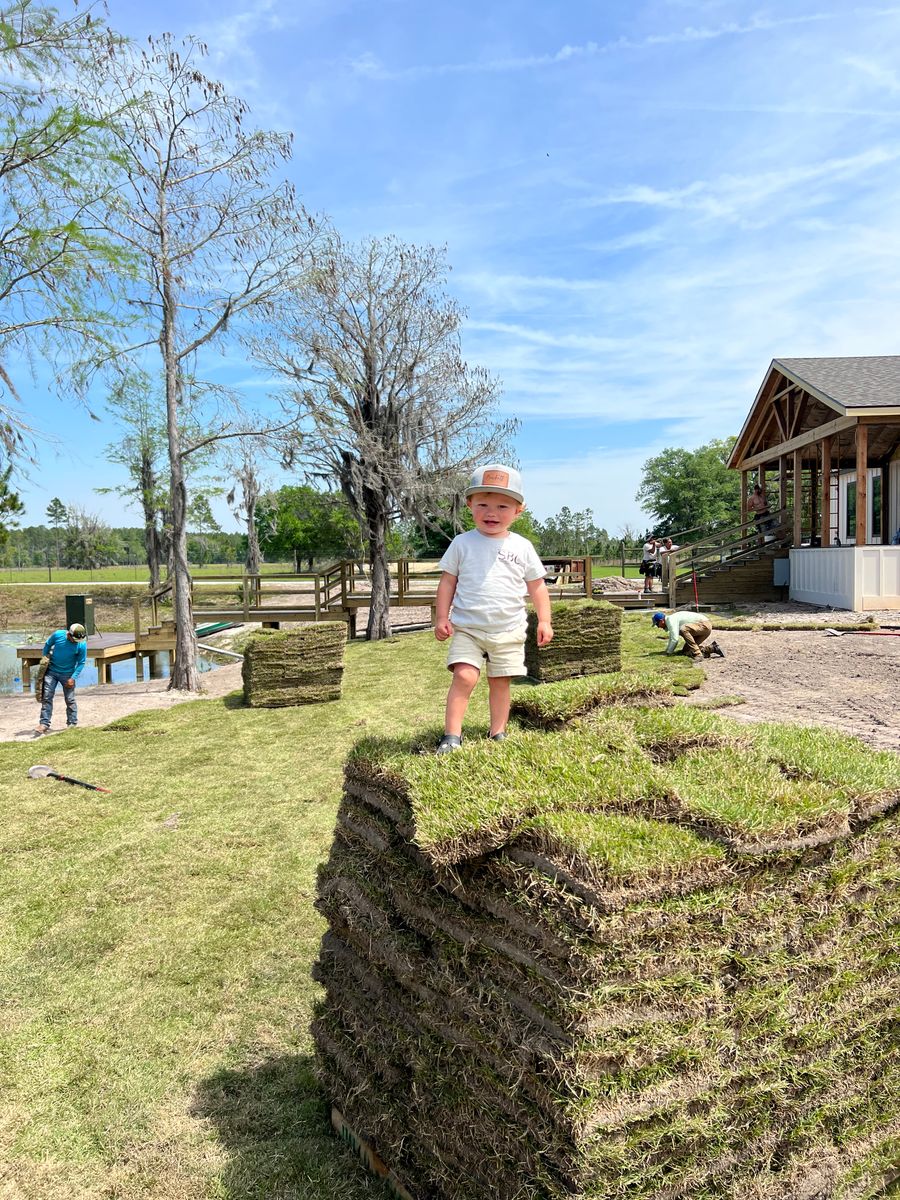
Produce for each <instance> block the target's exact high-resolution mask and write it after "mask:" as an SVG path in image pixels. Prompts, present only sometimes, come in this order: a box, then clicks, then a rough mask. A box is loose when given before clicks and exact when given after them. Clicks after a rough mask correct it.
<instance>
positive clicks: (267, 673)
mask: <svg viewBox="0 0 900 1200" xmlns="http://www.w3.org/2000/svg"><path fill="white" fill-rule="evenodd" d="M346 643H347V628H346V626H345V625H344V623H343V622H342V621H323V622H322V623H321V624H315V625H313V624H310V625H305V626H303V627H301V628H300V629H292V630H269V629H263V630H261V631H260V632H259V633H255V634H254V635H253V637H251V638H250V640H249V641H248V643H247V646H246V649H245V650H244V664H243V670H242V677H243V681H244V701H245V703H246V704H248V705H249V706H250V707H251V708H281V707H284V706H286V705H291V704H319V703H321V702H323V701H325V700H340V698H341V683H342V679H343V674H344V647H345V646H346Z"/></svg>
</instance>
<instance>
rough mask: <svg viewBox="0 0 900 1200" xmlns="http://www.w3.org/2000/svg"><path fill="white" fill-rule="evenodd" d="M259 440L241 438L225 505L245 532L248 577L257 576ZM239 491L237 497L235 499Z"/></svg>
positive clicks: (231, 465)
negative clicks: (241, 522) (231, 484)
mask: <svg viewBox="0 0 900 1200" xmlns="http://www.w3.org/2000/svg"><path fill="white" fill-rule="evenodd" d="M263 448H264V447H263V444H262V439H260V438H240V439H239V440H238V442H237V450H236V452H235V453H233V454H232V456H231V460H230V464H229V465H230V467H231V470H232V472H233V474H234V476H235V482H234V485H233V486H232V488H231V490H230V491H229V492H228V494H227V496H226V497H225V499H226V502H227V503H228V505H229V507H230V508H231V510H232V512H233V513H234V515H235V517H236V518H237V519H238V520H239V521H243V523H244V525H245V526H246V529H247V558H246V562H245V566H246V568H247V571H248V572H249V574H251V575H258V574H259V562H260V555H259V529H258V528H257V524H256V509H257V505H258V504H259V498H260V495H261V493H262V491H263V481H262V480H261V478H260V475H259V470H258V467H257V459H258V457H259V453H260V451H261V450H262V449H263ZM238 488H240V496H238Z"/></svg>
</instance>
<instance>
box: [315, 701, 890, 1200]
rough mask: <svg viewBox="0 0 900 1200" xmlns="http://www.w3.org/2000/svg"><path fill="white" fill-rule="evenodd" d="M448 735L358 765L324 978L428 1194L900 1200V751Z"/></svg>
mask: <svg viewBox="0 0 900 1200" xmlns="http://www.w3.org/2000/svg"><path fill="white" fill-rule="evenodd" d="M429 733H430V731H429ZM426 744H427V745H432V744H433V742H432V740H431V738H430V737H429V739H428V741H427V743H426V741H425V739H424V738H423V740H422V742H421V744H420V745H412V746H410V745H408V744H400V743H396V742H390V741H386V740H380V741H379V740H376V739H370V740H368V741H364V742H362V743H360V744H359V745H358V746H357V747H356V749H355V751H354V753H353V754H352V756H351V758H350V760H349V762H348V764H347V768H346V775H345V788H344V797H343V801H342V804H341V808H340V813H339V818H338V826H337V830H336V835H335V841H334V845H333V848H332V851H331V856H330V858H329V860H328V862H327V864H325V865H324V866H323V867H322V869H321V872H320V879H319V890H318V900H317V906H318V908H319V910H320V911H321V912H322V914H323V915H324V916H325V917H326V919H327V921H328V925H329V928H328V932H327V933H326V935H325V937H324V939H323V942H322V947H321V952H320V955H319V958H318V962H317V964H316V967H315V975H316V978H317V979H318V980H319V981H320V983H321V984H322V985H323V987H324V989H325V996H324V999H323V1001H322V1002H321V1004H320V1008H319V1011H318V1014H317V1017H316V1020H315V1023H314V1038H315V1043H316V1048H317V1057H318V1066H319V1071H320V1075H321V1079H322V1081H323V1084H324V1087H325V1089H326V1092H327V1095H328V1098H329V1099H330V1100H331V1102H332V1103H333V1104H334V1105H335V1106H336V1107H337V1108H338V1109H339V1110H340V1112H341V1113H342V1114H343V1116H344V1118H345V1119H346V1121H347V1122H348V1123H349V1125H350V1126H351V1127H352V1128H353V1129H354V1130H355V1131H356V1133H357V1134H358V1135H359V1136H360V1137H362V1138H364V1139H366V1141H367V1142H368V1143H370V1144H371V1146H373V1147H374V1150H375V1151H376V1152H377V1154H378V1155H380V1156H381V1158H382V1159H383V1160H384V1161H385V1162H386V1163H387V1164H388V1166H389V1167H390V1168H391V1169H392V1171H393V1172H394V1174H395V1175H396V1177H397V1178H399V1179H400V1180H401V1181H402V1182H403V1184H404V1185H405V1187H406V1188H407V1189H408V1191H409V1192H410V1194H411V1195H412V1196H413V1197H414V1200H494V1198H497V1200H520V1198H521V1200H573V1198H578V1200H645V1198H646V1200H650V1198H652V1200H687V1198H688V1197H690V1198H691V1200H713V1198H717V1200H801V1198H802V1200H813V1198H815V1200H864V1198H868V1197H874V1196H882V1195H886V1194H888V1193H887V1191H886V1190H885V1189H886V1188H887V1186H888V1185H887V1182H886V1181H888V1180H890V1179H891V1177H892V1174H895V1173H896V1171H897V1168H898V1166H900V1119H898V1116H897V1099H896V1098H897V1095H898V1094H900V1000H898V997H900V987H898V967H900V964H898V957H900V950H898V937H897V930H898V922H900V855H898V851H900V813H898V810H897V806H898V804H900V758H898V756H896V755H893V754H890V753H875V752H873V751H869V750H867V749H866V748H865V747H864V746H863V745H862V744H861V743H859V742H857V741H855V740H854V739H852V738H841V737H838V736H835V735H834V734H833V733H828V734H827V735H826V736H822V735H821V733H820V732H818V731H805V730H791V729H784V728H779V727H775V726H771V727H769V726H757V727H749V726H740V725H737V724H736V723H734V722H729V721H727V720H725V719H723V718H721V717H718V716H716V715H714V714H711V713H708V712H702V711H695V710H691V709H684V708H658V709H640V708H622V707H617V708H614V709H607V710H601V709H597V710H594V711H593V712H591V713H588V714H587V715H585V716H583V717H582V718H581V719H580V721H579V723H578V724H577V726H574V727H571V728H564V729H561V730H557V731H555V732H550V733H547V732H540V731H533V730H532V731H527V732H520V733H513V734H511V736H510V737H509V739H508V740H507V741H506V742H504V743H501V744H496V743H492V742H489V741H487V740H484V741H478V740H473V739H469V740H468V741H467V742H466V743H465V744H464V746H463V748H462V750H461V751H459V752H457V753H456V754H453V755H449V756H447V757H441V758H438V757H436V756H434V755H429V754H424V753H422V752H421V751H422V750H423V749H424V747H425V746H426Z"/></svg>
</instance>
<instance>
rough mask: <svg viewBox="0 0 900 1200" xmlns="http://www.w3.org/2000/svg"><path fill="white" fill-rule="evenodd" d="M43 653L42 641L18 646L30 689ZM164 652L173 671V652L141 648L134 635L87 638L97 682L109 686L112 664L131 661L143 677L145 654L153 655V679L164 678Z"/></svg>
mask: <svg viewBox="0 0 900 1200" xmlns="http://www.w3.org/2000/svg"><path fill="white" fill-rule="evenodd" d="M43 653H44V643H43V642H32V643H30V644H29V645H27V646H17V647H16V657H17V658H19V659H21V662H22V684H23V686H24V687H28V686H29V685H30V684H31V670H32V667H37V665H38V664H39V663H40V661H41V656H42V655H43ZM163 653H168V654H169V665H170V668H171V657H172V654H173V650H171V649H168V647H165V646H164V647H154V648H149V647H141V648H140V649H139V646H138V642H137V641H136V639H135V636H134V634H133V633H93V634H91V636H90V637H89V638H88V639H87V656H88V658H89V659H90V660H91V661H92V662H93V664H94V666H95V667H96V668H97V683H98V684H106V683H110V682H111V679H110V668H111V667H112V665H113V663H118V662H126V661H127V660H128V659H132V658H133V659H134V660H135V672H136V675H137V678H138V679H143V678H144V660H143V657H142V655H144V654H148V655H149V656H150V678H151V679H159V678H161V677H162V673H163V672H162V658H161V655H162V654H163Z"/></svg>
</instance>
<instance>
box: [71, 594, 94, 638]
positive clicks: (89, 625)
mask: <svg viewBox="0 0 900 1200" xmlns="http://www.w3.org/2000/svg"><path fill="white" fill-rule="evenodd" d="M76 622H77V623H78V624H79V625H83V626H84V628H85V630H86V631H87V635H88V637H90V636H91V635H92V634H93V633H94V597H93V596H66V628H67V629H68V627H69V626H70V625H74V624H75V623H76Z"/></svg>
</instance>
